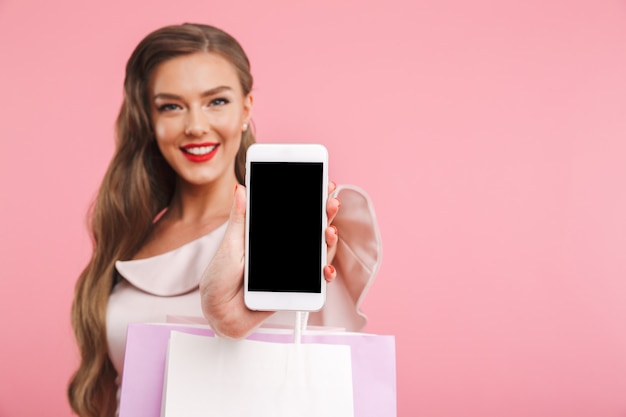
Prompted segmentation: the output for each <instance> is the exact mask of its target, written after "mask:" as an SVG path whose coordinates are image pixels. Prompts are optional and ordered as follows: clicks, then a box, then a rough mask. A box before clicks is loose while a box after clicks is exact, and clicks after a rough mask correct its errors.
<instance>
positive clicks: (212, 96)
mask: <svg viewBox="0 0 626 417" xmlns="http://www.w3.org/2000/svg"><path fill="white" fill-rule="evenodd" d="M148 92H149V97H150V113H151V116H152V123H153V128H154V132H155V135H156V141H157V144H158V146H159V149H160V150H161V153H162V154H163V156H164V157H165V160H166V161H167V162H168V163H169V164H170V166H171V167H172V168H173V169H174V171H175V172H176V174H177V175H178V177H179V180H181V181H183V182H185V183H188V184H191V185H208V184H213V183H215V182H216V181H218V180H225V181H232V180H234V181H236V177H235V157H236V155H237V151H238V150H239V145H240V143H241V133H242V131H243V130H245V128H244V125H247V124H248V122H249V120H250V111H251V108H252V96H251V95H250V94H248V95H247V96H244V94H243V91H242V89H241V85H240V83H239V78H238V76H237V72H236V70H235V68H234V66H233V65H232V64H231V63H230V62H229V61H228V60H226V59H225V58H223V57H222V56H221V55H218V54H214V53H210V52H198V53H194V54H190V55H183V56H179V57H176V58H172V59H170V60H168V61H165V62H163V63H162V64H160V65H159V66H157V68H156V69H155V71H154V73H153V74H152V77H151V79H150V84H149V90H148Z"/></svg>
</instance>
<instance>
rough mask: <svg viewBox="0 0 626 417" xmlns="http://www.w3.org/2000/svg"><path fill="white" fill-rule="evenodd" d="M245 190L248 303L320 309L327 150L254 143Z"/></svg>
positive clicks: (323, 291)
mask: <svg viewBox="0 0 626 417" xmlns="http://www.w3.org/2000/svg"><path fill="white" fill-rule="evenodd" d="M246 190H247V191H246V192H247V207H246V236H245V245H246V246H245V249H246V250H245V266H244V301H245V304H246V306H247V307H248V308H249V309H251V310H264V311H279V310H290V311H317V310H320V309H321V308H322V307H323V306H324V303H325V302H326V280H325V279H324V265H326V239H325V229H326V226H327V223H328V222H327V215H326V200H327V198H328V151H327V150H326V148H325V147H324V146H323V145H318V144H253V145H252V146H250V147H249V148H248V152H247V159H246Z"/></svg>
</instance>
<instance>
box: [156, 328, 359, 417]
mask: <svg viewBox="0 0 626 417" xmlns="http://www.w3.org/2000/svg"><path fill="white" fill-rule="evenodd" d="M353 404H354V403H353V392H352V369H351V352H350V347H349V346H344V345H327V344H294V343H273V342H260V341H254V340H239V341H234V340H229V339H224V338H217V337H208V336H200V335H193V334H187V333H181V332H177V331H173V332H171V334H170V341H169V346H168V353H167V363H166V368H165V378H164V387H163V404H162V410H161V416H162V417H181V416H184V417H206V416H220V417H240V416H241V417H243V416H245V417H249V416H255V417H294V416H298V417H314V416H315V417H319V416H324V417H353V416H354V407H353Z"/></svg>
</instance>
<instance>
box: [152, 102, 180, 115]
mask: <svg viewBox="0 0 626 417" xmlns="http://www.w3.org/2000/svg"><path fill="white" fill-rule="evenodd" d="M180 108H181V107H180V106H179V105H178V104H173V103H166V104H162V105H160V106H158V107H157V110H158V111H159V112H160V113H165V112H170V111H174V110H178V109H180Z"/></svg>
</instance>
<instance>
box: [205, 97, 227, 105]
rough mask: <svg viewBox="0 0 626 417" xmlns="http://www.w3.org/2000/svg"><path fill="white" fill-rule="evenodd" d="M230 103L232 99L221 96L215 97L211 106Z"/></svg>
mask: <svg viewBox="0 0 626 417" xmlns="http://www.w3.org/2000/svg"><path fill="white" fill-rule="evenodd" d="M228 103H230V101H229V100H228V99H227V98H223V97H220V98H215V99H213V100H211V102H210V103H209V106H217V107H219V106H223V105H225V104H228Z"/></svg>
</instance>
